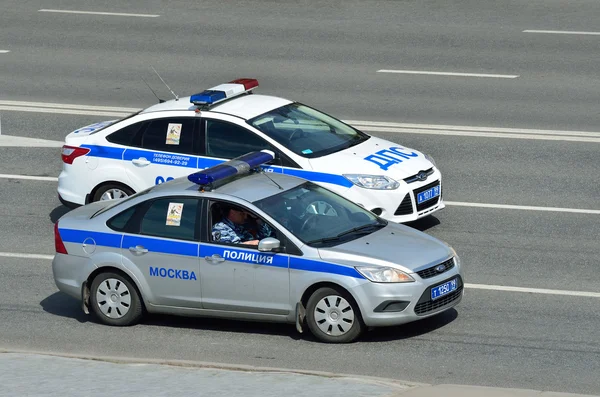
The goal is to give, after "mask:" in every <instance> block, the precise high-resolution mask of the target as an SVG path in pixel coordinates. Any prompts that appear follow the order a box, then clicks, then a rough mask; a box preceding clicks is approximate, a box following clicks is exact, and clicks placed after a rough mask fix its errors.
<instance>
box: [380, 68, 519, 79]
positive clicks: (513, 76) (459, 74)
mask: <svg viewBox="0 0 600 397" xmlns="http://www.w3.org/2000/svg"><path fill="white" fill-rule="evenodd" d="M377 73H399V74H428V75H436V76H459V77H491V78H496V79H516V78H517V77H519V75H513V74H484V73H456V72H426V71H421V70H390V69H380V70H378V71H377Z"/></svg>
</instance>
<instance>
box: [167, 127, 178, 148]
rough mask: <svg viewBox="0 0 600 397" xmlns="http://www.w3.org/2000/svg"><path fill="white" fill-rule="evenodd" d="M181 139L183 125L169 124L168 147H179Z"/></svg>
mask: <svg viewBox="0 0 600 397" xmlns="http://www.w3.org/2000/svg"><path fill="white" fill-rule="evenodd" d="M180 138H181V124H173V123H169V126H168V127H167V145H179V139H180Z"/></svg>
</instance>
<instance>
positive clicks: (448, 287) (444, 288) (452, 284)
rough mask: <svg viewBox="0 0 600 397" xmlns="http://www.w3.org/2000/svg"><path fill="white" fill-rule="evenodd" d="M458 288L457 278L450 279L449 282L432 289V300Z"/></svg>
mask: <svg viewBox="0 0 600 397" xmlns="http://www.w3.org/2000/svg"><path fill="white" fill-rule="evenodd" d="M455 290H456V279H454V280H450V281H448V282H447V283H444V284H442V285H438V286H437V287H433V288H432V289H431V300H436V299H438V298H440V297H442V296H444V295H447V294H449V293H450V292H452V291H455Z"/></svg>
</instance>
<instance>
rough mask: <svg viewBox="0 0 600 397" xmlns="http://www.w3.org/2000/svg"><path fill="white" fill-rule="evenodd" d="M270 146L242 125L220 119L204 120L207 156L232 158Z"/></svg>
mask: <svg viewBox="0 0 600 397" xmlns="http://www.w3.org/2000/svg"><path fill="white" fill-rule="evenodd" d="M270 148H271V145H269V143H268V142H267V141H265V140H264V139H262V138H261V137H259V136H258V135H256V134H254V133H253V132H252V131H249V130H247V129H245V128H243V127H240V126H238V125H235V124H232V123H228V122H226V121H221V120H210V119H209V120H206V155H207V156H214V157H220V158H226V159H232V158H234V157H238V156H241V155H243V154H246V153H248V152H253V151H257V150H263V149H270Z"/></svg>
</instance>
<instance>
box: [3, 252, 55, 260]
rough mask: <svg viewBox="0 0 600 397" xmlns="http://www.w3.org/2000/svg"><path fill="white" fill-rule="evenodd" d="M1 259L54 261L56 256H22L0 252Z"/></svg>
mask: <svg viewBox="0 0 600 397" xmlns="http://www.w3.org/2000/svg"><path fill="white" fill-rule="evenodd" d="M0 257H5V258H27V259H49V260H52V259H54V255H41V254H21V253H16V252H0Z"/></svg>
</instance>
